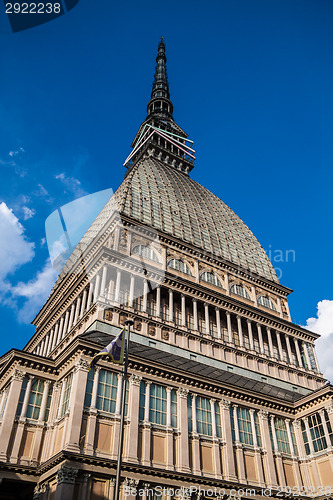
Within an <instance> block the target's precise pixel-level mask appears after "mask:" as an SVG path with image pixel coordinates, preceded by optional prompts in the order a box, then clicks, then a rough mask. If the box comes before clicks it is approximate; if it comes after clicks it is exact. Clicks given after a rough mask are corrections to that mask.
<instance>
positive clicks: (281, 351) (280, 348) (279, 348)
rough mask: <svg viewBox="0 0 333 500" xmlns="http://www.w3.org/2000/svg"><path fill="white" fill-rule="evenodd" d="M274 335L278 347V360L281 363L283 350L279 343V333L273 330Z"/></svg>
mask: <svg viewBox="0 0 333 500" xmlns="http://www.w3.org/2000/svg"><path fill="white" fill-rule="evenodd" d="M275 335H276V340H277V345H278V350H279V356H280V360H281V361H283V349H282V343H281V337H280V333H279V332H278V331H276V330H275Z"/></svg>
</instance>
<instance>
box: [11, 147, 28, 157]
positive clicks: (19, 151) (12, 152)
mask: <svg viewBox="0 0 333 500" xmlns="http://www.w3.org/2000/svg"><path fill="white" fill-rule="evenodd" d="M20 153H25V151H24V149H23V148H18V149H17V150H16V151H9V153H8V155H9V156H11V157H13V156H17V155H18V154H20Z"/></svg>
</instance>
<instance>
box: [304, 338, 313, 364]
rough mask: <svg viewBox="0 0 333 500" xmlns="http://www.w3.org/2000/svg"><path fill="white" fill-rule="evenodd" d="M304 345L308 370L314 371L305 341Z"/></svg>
mask: <svg viewBox="0 0 333 500" xmlns="http://www.w3.org/2000/svg"><path fill="white" fill-rule="evenodd" d="M302 344H303V351H304V354H305V359H306V363H307V365H308V370H312V368H311V362H310V356H309V351H308V347H307V345H306V342H304V341H303V342H302Z"/></svg>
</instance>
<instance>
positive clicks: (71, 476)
mask: <svg viewBox="0 0 333 500" xmlns="http://www.w3.org/2000/svg"><path fill="white" fill-rule="evenodd" d="M78 472H79V470H78V469H72V468H71V467H66V466H62V467H61V469H59V470H58V472H57V483H58V484H61V483H68V484H75V480H76V477H77V475H78Z"/></svg>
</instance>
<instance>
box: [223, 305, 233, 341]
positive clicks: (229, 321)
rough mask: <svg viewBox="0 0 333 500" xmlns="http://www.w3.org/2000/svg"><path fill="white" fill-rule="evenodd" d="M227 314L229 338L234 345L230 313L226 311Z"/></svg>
mask: <svg viewBox="0 0 333 500" xmlns="http://www.w3.org/2000/svg"><path fill="white" fill-rule="evenodd" d="M225 314H226V316H227V327H228V338H229V342H230V343H231V344H232V343H233V335H232V328H231V317H230V312H229V311H226V312H225Z"/></svg>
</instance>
